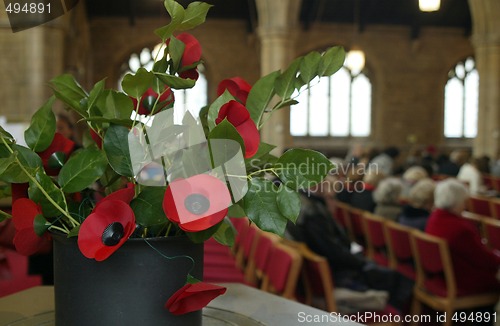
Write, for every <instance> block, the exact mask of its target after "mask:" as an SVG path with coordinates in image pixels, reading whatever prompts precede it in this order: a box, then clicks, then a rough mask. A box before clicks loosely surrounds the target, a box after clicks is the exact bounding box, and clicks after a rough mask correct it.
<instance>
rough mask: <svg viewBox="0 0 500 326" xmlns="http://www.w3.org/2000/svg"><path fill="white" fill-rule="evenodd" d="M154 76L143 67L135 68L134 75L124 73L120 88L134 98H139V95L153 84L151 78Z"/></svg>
mask: <svg viewBox="0 0 500 326" xmlns="http://www.w3.org/2000/svg"><path fill="white" fill-rule="evenodd" d="M154 79H155V76H154V74H153V73H152V72H150V71H147V70H146V69H145V68H143V67H141V68H139V69H138V70H137V72H136V73H135V75H132V74H126V75H125V77H123V80H122V88H123V91H124V92H125V93H127V94H128V95H129V96H132V97H134V98H136V99H140V98H141V96H142V95H143V94H144V93H145V92H146V91H147V90H148V89H149V88H150V87H151V86H153V80H154Z"/></svg>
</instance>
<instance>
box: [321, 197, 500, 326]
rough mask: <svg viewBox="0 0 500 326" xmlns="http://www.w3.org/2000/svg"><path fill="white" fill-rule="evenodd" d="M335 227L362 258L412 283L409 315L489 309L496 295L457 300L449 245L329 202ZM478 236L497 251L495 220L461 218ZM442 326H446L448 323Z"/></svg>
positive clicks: (499, 239) (498, 224) (499, 224)
mask: <svg viewBox="0 0 500 326" xmlns="http://www.w3.org/2000/svg"><path fill="white" fill-rule="evenodd" d="M330 205H331V206H330V207H331V209H332V211H333V215H334V217H335V218H336V219H337V222H339V223H341V224H343V225H344V227H345V228H346V230H347V232H348V234H349V235H350V237H351V239H352V240H353V241H356V242H358V243H360V244H362V245H363V246H364V254H365V255H366V256H367V257H368V258H369V259H372V260H373V261H375V262H376V263H377V264H379V265H382V266H388V267H389V268H393V269H395V270H397V271H398V272H400V273H401V274H403V275H405V276H406V277H408V278H410V279H413V280H414V281H415V282H416V284H415V288H414V301H413V305H412V314H413V315H417V314H420V313H421V309H422V308H421V307H422V303H424V304H426V305H428V306H430V307H431V308H433V309H435V310H438V311H444V312H447V315H448V316H450V315H451V314H452V312H453V311H456V310H462V309H469V308H470V309H472V308H476V307H481V306H486V305H493V304H495V303H496V302H497V300H498V294H496V293H493V294H485V295H474V296H466V297H461V296H458V295H457V285H456V283H455V276H454V273H453V268H452V262H451V258H450V257H451V256H450V253H449V248H448V244H447V242H446V241H444V240H443V239H440V238H437V237H434V236H431V235H428V234H426V233H424V232H422V231H420V230H417V229H413V228H409V227H406V226H403V225H401V224H398V223H396V222H393V221H390V220H387V219H385V218H383V217H380V216H376V215H374V214H372V213H369V212H366V211H361V210H358V209H355V208H353V207H350V206H349V205H347V204H345V203H342V202H338V201H333V202H331V203H330ZM463 217H464V218H467V219H470V220H471V221H473V222H475V223H476V225H477V226H478V227H479V228H480V230H481V231H482V233H483V235H484V237H485V240H486V242H487V244H488V245H489V246H490V247H492V248H494V249H499V250H500V221H499V220H495V219H492V218H489V217H484V216H480V215H477V214H473V213H465V214H464V216H463ZM446 325H451V323H450V321H447V323H446Z"/></svg>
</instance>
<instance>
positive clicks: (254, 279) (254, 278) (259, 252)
mask: <svg viewBox="0 0 500 326" xmlns="http://www.w3.org/2000/svg"><path fill="white" fill-rule="evenodd" d="M278 241H279V237H278V236H277V235H275V234H272V233H269V232H264V231H261V230H258V235H257V240H256V245H255V250H253V252H252V253H251V254H250V257H249V258H248V262H247V265H246V268H245V281H246V282H247V283H248V284H252V285H254V286H256V287H259V286H260V284H261V283H262V277H263V274H264V270H265V269H266V267H267V262H268V261H269V257H270V256H271V250H272V248H273V246H274V244H275V243H277V242H278Z"/></svg>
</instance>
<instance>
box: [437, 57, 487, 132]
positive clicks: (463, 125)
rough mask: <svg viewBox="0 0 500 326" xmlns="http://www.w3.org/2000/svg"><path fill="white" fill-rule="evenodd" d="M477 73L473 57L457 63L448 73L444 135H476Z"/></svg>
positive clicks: (445, 93)
mask: <svg viewBox="0 0 500 326" xmlns="http://www.w3.org/2000/svg"><path fill="white" fill-rule="evenodd" d="M478 92H479V74H478V72H477V69H476V64H475V62H474V59H473V58H470V57H469V58H467V59H465V60H463V61H460V62H459V63H457V65H456V66H455V67H454V68H453V69H451V70H450V72H449V73H448V82H447V83H446V86H445V92H444V136H445V137H448V138H474V137H476V135H477V113H478Z"/></svg>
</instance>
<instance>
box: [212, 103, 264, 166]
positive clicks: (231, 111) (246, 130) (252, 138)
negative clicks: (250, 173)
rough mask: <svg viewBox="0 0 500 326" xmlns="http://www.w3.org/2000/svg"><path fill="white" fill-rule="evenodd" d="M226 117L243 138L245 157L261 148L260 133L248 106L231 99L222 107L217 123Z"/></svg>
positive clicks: (252, 154)
mask: <svg viewBox="0 0 500 326" xmlns="http://www.w3.org/2000/svg"><path fill="white" fill-rule="evenodd" d="M224 119H227V121H229V122H230V123H231V124H232V125H233V126H234V127H235V128H236V130H237V131H238V133H239V134H240V136H241V138H243V143H244V144H245V158H249V157H252V156H254V155H255V153H257V150H258V149H259V143H260V134H259V130H257V126H256V125H255V122H253V120H252V119H251V118H250V113H249V112H248V110H247V108H246V107H245V106H244V105H243V104H241V103H240V102H238V101H234V100H233V101H229V102H227V103H226V104H224V105H223V106H222V107H221V108H220V111H219V115H218V117H217V119H215V123H216V124H219V123H221V122H222V121H223V120H224Z"/></svg>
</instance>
